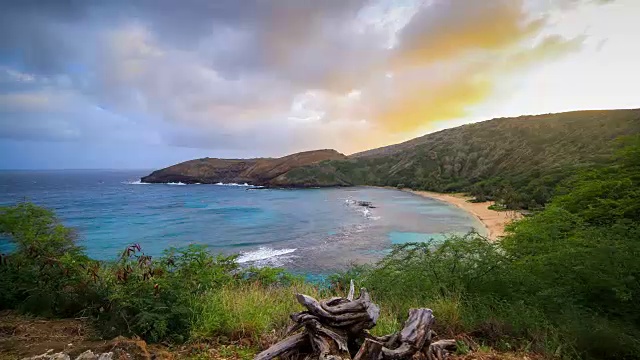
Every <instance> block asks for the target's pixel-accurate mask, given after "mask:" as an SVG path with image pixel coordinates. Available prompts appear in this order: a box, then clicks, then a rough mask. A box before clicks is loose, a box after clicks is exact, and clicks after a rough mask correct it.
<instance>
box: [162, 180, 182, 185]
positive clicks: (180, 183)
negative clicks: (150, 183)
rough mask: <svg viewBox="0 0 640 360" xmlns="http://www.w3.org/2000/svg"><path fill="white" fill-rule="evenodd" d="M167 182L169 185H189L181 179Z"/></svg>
mask: <svg viewBox="0 0 640 360" xmlns="http://www.w3.org/2000/svg"><path fill="white" fill-rule="evenodd" d="M166 184H167V185H187V184H185V183H183V182H181V181H178V182H168V183H166Z"/></svg>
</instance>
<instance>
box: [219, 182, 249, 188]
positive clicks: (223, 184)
mask: <svg viewBox="0 0 640 360" xmlns="http://www.w3.org/2000/svg"><path fill="white" fill-rule="evenodd" d="M213 185H218V186H253V185H250V184H247V183H244V184H238V183H221V182H219V183H215V184H213ZM256 187H257V186H256Z"/></svg>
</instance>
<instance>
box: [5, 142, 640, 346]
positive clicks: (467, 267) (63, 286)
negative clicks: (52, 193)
mask: <svg viewBox="0 0 640 360" xmlns="http://www.w3.org/2000/svg"><path fill="white" fill-rule="evenodd" d="M604 163H608V164H609V165H606V166H604V165H603V166H601V167H597V168H596V167H594V168H589V169H584V170H583V171H581V172H579V173H578V174H576V175H575V176H573V177H571V178H570V179H567V180H565V181H564V182H562V185H561V186H560V187H558V189H557V190H556V191H555V192H556V194H557V195H556V196H555V197H554V198H553V200H552V201H551V202H550V203H549V204H548V205H547V206H546V207H545V208H544V210H541V211H539V212H536V213H534V214H533V216H531V217H527V218H525V219H523V220H520V221H518V222H515V223H513V224H512V225H511V226H510V228H509V234H508V235H507V236H506V237H505V238H504V239H502V240H501V241H500V242H498V243H492V242H488V241H487V240H486V239H484V238H481V237H478V236H477V235H467V236H464V237H452V238H450V239H448V240H447V241H445V242H444V243H443V244H438V245H437V246H436V244H431V243H417V244H404V245H401V246H396V247H395V248H394V249H393V251H392V252H391V254H389V255H388V256H387V257H385V258H384V260H382V261H381V262H380V263H379V264H376V265H372V266H365V267H354V268H353V269H351V270H350V271H348V272H347V273H344V274H336V275H335V276H333V277H332V278H331V280H332V285H331V286H329V287H318V286H316V285H313V284H308V283H305V282H304V281H302V280H301V279H299V278H296V277H295V276H292V275H290V274H287V273H285V272H283V271H281V270H278V269H270V268H265V269H240V268H238V266H237V264H236V262H235V259H234V257H221V256H213V255H211V254H209V253H208V252H206V251H204V249H202V248H199V247H190V248H187V249H169V250H167V252H166V253H165V255H164V256H162V257H159V258H153V259H152V258H150V257H148V256H146V255H144V253H142V251H141V249H140V247H139V246H136V245H133V246H131V247H129V248H127V249H125V251H124V252H123V253H122V254H121V256H120V258H119V260H117V261H114V262H111V263H104V262H97V261H94V260H92V259H90V258H89V257H87V256H86V255H85V254H84V252H83V249H82V248H81V247H79V246H77V244H76V243H75V241H74V240H75V236H74V234H73V232H72V231H71V230H70V229H68V228H66V227H64V226H63V225H61V224H60V222H59V221H58V219H56V217H55V215H54V214H53V213H52V212H50V211H48V210H45V209H42V208H39V207H37V206H35V205H32V204H27V203H24V204H18V205H16V206H11V207H5V208H0V233H3V234H6V235H9V236H10V238H11V239H12V241H13V242H15V245H16V249H15V250H14V251H13V252H12V253H11V254H9V255H3V257H2V259H0V260H1V261H0V310H2V309H18V310H21V311H23V312H27V313H30V314H37V315H43V316H76V315H84V316H89V317H91V318H92V319H94V321H95V324H96V326H97V328H98V329H99V330H101V332H102V333H103V334H104V335H105V336H114V335H116V334H124V335H138V336H141V337H143V338H144V339H147V340H149V341H169V342H173V343H180V342H184V341H191V340H197V339H202V338H207V339H218V341H231V340H234V339H236V340H237V339H247V340H248V341H249V342H250V343H252V344H254V345H255V346H259V347H264V345H266V344H267V343H269V342H272V341H274V340H275V339H276V338H277V337H279V336H281V335H282V331H283V329H284V326H285V324H286V323H287V321H288V314H289V313H290V312H292V311H294V310H296V309H301V308H299V307H298V305H296V304H295V303H294V302H293V301H292V300H291V294H292V293H293V292H305V293H308V294H310V295H313V296H318V297H328V296H330V295H332V294H333V293H339V294H341V295H343V294H344V288H345V285H346V284H347V283H348V280H350V279H355V280H356V282H357V283H358V284H359V285H364V286H366V287H367V288H368V289H369V290H370V291H371V293H372V297H373V299H374V300H375V302H377V303H378V304H379V305H380V307H381V309H382V316H381V319H380V322H379V324H378V326H377V327H376V332H377V333H378V334H384V333H391V332H393V331H396V330H398V327H399V326H400V324H401V322H402V321H403V320H404V319H405V318H406V311H407V310H408V309H409V308H410V307H425V306H427V307H431V308H433V310H434V313H435V315H436V317H437V319H438V322H437V326H436V330H437V331H438V332H439V333H440V334H441V335H443V336H445V335H452V336H462V337H464V338H469V337H471V338H472V339H474V341H475V342H477V343H480V344H485V345H490V346H492V347H495V348H498V349H508V350H524V351H532V352H536V353H540V354H542V355H543V356H545V357H548V358H567V359H577V358H587V359H610V358H619V359H640V340H638V339H640V308H639V307H638V306H637V304H638V303H639V302H640V281H639V280H638V279H640V262H639V261H638V260H637V259H638V257H639V256H640V137H632V138H627V139H626V141H625V147H623V148H622V149H621V150H620V151H618V152H617V154H616V156H615V157H614V161H609V162H603V164H604ZM223 339H227V340H223Z"/></svg>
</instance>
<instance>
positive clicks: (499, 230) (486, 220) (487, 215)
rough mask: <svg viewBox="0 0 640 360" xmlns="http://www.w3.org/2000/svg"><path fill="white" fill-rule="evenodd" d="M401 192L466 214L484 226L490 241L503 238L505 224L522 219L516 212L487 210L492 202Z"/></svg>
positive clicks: (449, 195)
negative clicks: (443, 204)
mask: <svg viewBox="0 0 640 360" xmlns="http://www.w3.org/2000/svg"><path fill="white" fill-rule="evenodd" d="M401 191H405V192H409V193H412V194H415V195H418V196H422V197H425V198H429V199H433V200H438V201H441V202H444V203H447V204H450V205H454V206H456V207H458V208H460V209H462V210H464V211H466V212H468V213H469V214H471V215H473V216H474V217H475V218H476V219H478V220H479V221H480V223H481V224H482V225H484V227H485V229H486V232H487V234H486V236H487V238H489V240H492V241H495V240H498V239H499V238H501V237H502V236H504V234H505V231H504V228H505V226H506V225H507V224H509V223H510V222H512V221H513V220H518V219H520V218H522V215H521V214H520V213H519V212H517V211H497V210H491V209H488V207H489V206H490V205H492V204H493V203H494V202H493V201H485V202H481V203H472V202H468V201H467V200H469V199H471V198H472V197H470V196H465V195H464V194H443V193H437V192H432V191H421V190H411V189H402V190H401Z"/></svg>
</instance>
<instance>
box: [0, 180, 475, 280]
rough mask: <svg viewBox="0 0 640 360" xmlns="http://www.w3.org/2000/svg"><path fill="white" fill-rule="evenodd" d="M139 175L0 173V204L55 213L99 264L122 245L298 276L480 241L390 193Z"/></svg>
mask: <svg viewBox="0 0 640 360" xmlns="http://www.w3.org/2000/svg"><path fill="white" fill-rule="evenodd" d="M147 173H148V171H26V172H25V171H22V172H7V171H3V172H0V204H3V205H7V204H12V203H15V202H16V201H21V200H25V199H26V200H29V201H33V202H35V203H37V204H40V205H44V206H47V207H49V208H51V209H53V210H55V211H56V213H57V214H58V215H59V216H60V218H61V219H62V221H63V222H64V223H65V224H66V225H69V226H73V227H75V228H76V229H77V230H78V234H79V237H80V242H81V244H82V245H83V246H85V247H86V249H87V252H88V253H89V255H91V256H93V257H95V258H99V259H114V258H115V257H116V256H117V255H118V254H119V253H120V251H121V250H122V249H123V248H124V247H125V246H128V245H130V244H132V243H140V244H141V245H142V247H143V250H144V251H145V252H146V253H147V254H149V255H152V256H157V255H159V254H161V253H162V251H163V250H164V249H166V248H168V247H171V246H177V247H180V246H185V245H188V244H192V243H195V244H202V245H205V246H207V247H208V248H209V249H210V250H211V251H213V252H222V253H227V254H231V253H239V254H240V257H239V261H240V262H241V263H243V264H253V265H258V266H261V265H271V266H284V267H286V268H288V269H290V270H293V271H300V272H305V273H323V272H327V271H332V270H336V269H341V268H345V267H346V266H348V265H349V264H350V263H364V262H373V261H376V260H378V259H380V257H381V256H383V255H384V254H385V253H386V250H388V249H389V248H390V247H391V246H392V244H400V243H405V242H409V241H426V240H429V239H431V238H435V239H441V238H442V237H443V234H446V233H466V232H468V231H471V230H473V229H478V231H482V226H481V224H479V223H478V222H477V220H476V219H475V218H473V217H472V216H470V215H469V214H467V213H465V212H463V211H462V210H460V209H458V208H456V207H454V206H450V205H447V204H444V203H441V202H438V201H435V200H430V199H425V198H422V197H419V196H417V195H413V194H410V193H405V192H401V191H397V190H392V189H379V188H369V187H355V188H336V189H307V190H276V189H268V190H267V189H258V190H254V189H250V188H248V187H245V186H222V185H168V184H140V183H139V181H137V180H138V179H139V178H140V176H142V175H145V174H147ZM353 200H365V201H371V202H372V203H373V205H374V206H375V208H371V209H365V208H363V207H361V206H358V205H356V204H354V202H353ZM0 249H3V251H8V250H9V249H10V245H9V243H8V240H7V239H0Z"/></svg>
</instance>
